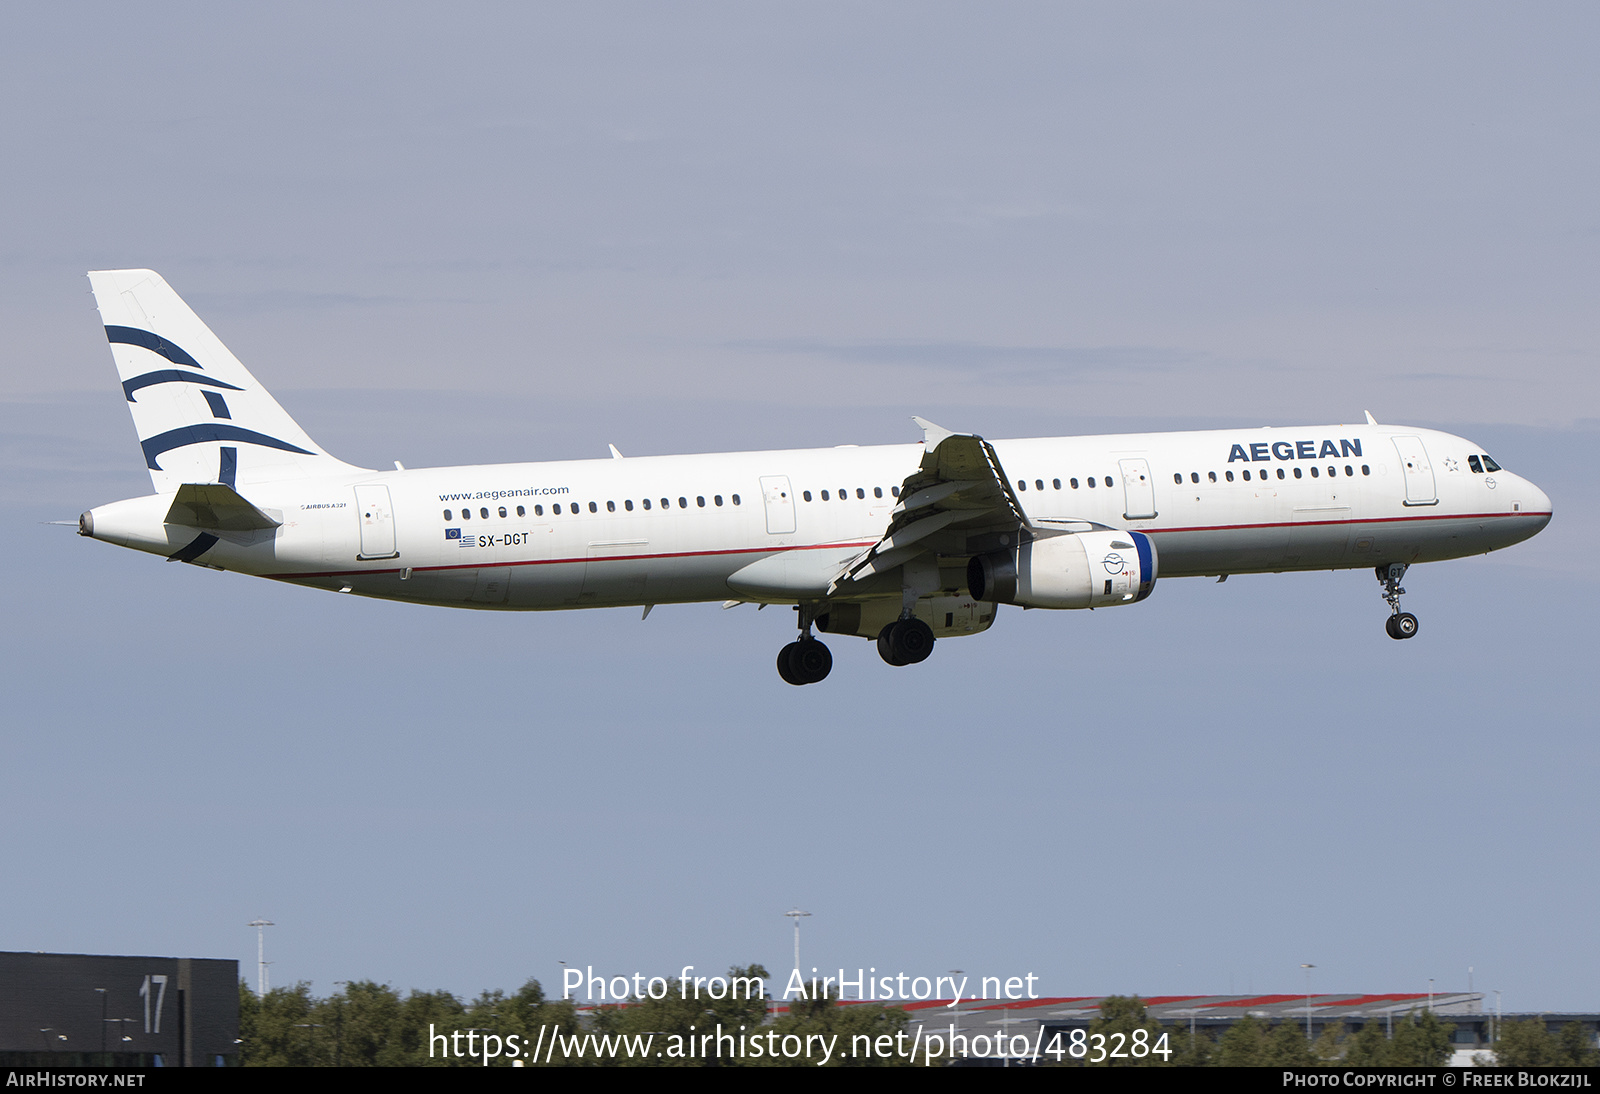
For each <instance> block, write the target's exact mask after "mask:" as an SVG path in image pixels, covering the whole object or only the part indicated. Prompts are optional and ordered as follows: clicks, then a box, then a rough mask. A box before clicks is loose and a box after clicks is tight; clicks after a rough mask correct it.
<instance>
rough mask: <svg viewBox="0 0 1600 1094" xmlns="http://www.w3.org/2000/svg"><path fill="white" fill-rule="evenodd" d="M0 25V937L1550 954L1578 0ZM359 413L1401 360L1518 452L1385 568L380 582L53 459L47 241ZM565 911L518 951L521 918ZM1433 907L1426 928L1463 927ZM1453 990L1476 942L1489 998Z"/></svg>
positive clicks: (412, 439) (1173, 396) (315, 970)
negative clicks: (172, 526) (1534, 518)
mask: <svg viewBox="0 0 1600 1094" xmlns="http://www.w3.org/2000/svg"><path fill="white" fill-rule="evenodd" d="M8 25H9V27H10V31H11V32H10V33H8V34H7V35H6V37H5V40H4V41H0V87H3V91H4V93H3V94H0V138H3V139H4V142H5V147H6V148H7V155H6V161H7V166H6V170H5V171H4V172H0V195H3V198H4V203H3V206H0V207H3V209H4V213H3V214H0V215H3V216H4V223H5V226H6V230H5V232H4V234H3V237H0V322H3V324H4V328H5V329H6V330H7V332H8V344H9V350H8V352H7V353H6V354H5V355H4V358H3V363H0V468H3V472H4V473H3V475H0V517H3V520H4V527H5V528H6V529H7V532H8V534H7V535H6V536H5V537H4V540H3V545H0V552H3V555H0V557H3V560H4V563H5V565H6V570H7V572H8V573H10V574H11V575H12V579H11V580H10V581H9V582H7V583H6V584H5V587H4V588H3V589H0V603H3V605H4V608H3V612H4V618H5V619H6V620H7V621H8V624H9V625H8V626H7V627H5V628H4V631H3V634H0V642H3V643H4V651H5V652H4V657H3V661H4V664H5V665H6V669H5V673H4V677H3V679H4V681H5V688H4V694H5V698H6V711H7V714H6V717H5V722H4V726H5V733H6V747H5V760H4V762H3V763H0V876H4V877H5V878H6V879H7V882H6V884H4V885H3V886H0V949H9V950H45V951H52V952H87V953H132V954H167V955H178V956H195V957H233V958H237V959H238V960H239V961H240V968H241V973H242V974H244V975H247V976H248V977H249V978H250V979H251V981H252V982H254V979H255V971H256V970H255V945H256V937H255V932H254V931H253V930H251V929H249V928H248V927H247V926H246V924H247V923H248V922H249V921H251V920H253V919H256V918H257V917H262V916H264V917H266V918H269V919H271V920H273V921H274V923H275V924H276V925H275V926H274V927H273V928H271V929H270V930H269V932H268V937H267V945H268V958H269V960H271V961H272V962H273V964H272V966H271V978H272V983H273V984H275V985H282V984H291V983H295V982H299V981H309V982H310V983H311V985H312V990H313V991H314V992H316V993H317V994H319V995H320V994H329V993H331V992H333V991H334V990H336V989H335V987H334V985H335V984H336V983H337V982H339V981H347V980H354V979H373V980H377V981H380V982H385V983H390V984H393V985H394V986H395V987H397V988H399V989H400V990H402V991H403V990H407V989H412V988H415V989H421V990H432V989H439V988H443V989H447V990H450V991H453V992H456V993H457V994H462V995H474V994H476V993H477V992H479V991H481V990H484V989H492V988H500V989H504V990H508V991H509V990H515V989H516V988H517V987H519V986H520V985H521V984H522V983H523V982H524V981H525V980H526V979H528V978H530V977H533V978H537V979H539V980H540V981H541V982H542V983H543V984H544V985H545V987H546V989H547V990H549V991H552V992H558V991H559V988H560V985H561V978H562V969H563V967H564V965H565V966H566V967H575V968H588V967H593V969H594V970H595V972H597V973H604V974H606V975H630V976H631V975H632V974H633V973H635V972H640V973H644V974H645V975H654V974H660V975H672V974H676V973H677V972H678V971H679V970H680V969H681V968H682V967H683V966H686V965H692V966H694V967H695V969H696V970H697V972H700V973H704V974H708V975H709V974H712V973H716V972H722V971H725V970H726V969H727V968H728V967H729V966H731V965H736V964H737V965H745V964H749V963H753V962H759V963H762V964H764V965H766V966H767V968H768V969H769V970H771V971H773V972H774V973H778V974H780V979H781V975H782V974H786V973H787V971H788V969H789V967H790V965H791V963H792V945H793V935H792V933H791V928H790V921H789V920H788V919H786V918H785V917H784V914H783V913H784V912H786V911H788V910H790V909H792V908H796V907H798V908H801V909H804V910H806V911H809V912H810V913H811V916H810V917H809V918H807V919H806V920H805V921H804V927H803V935H802V942H801V944H802V955H801V956H802V965H803V966H804V967H805V968H806V969H807V970H809V968H810V967H812V966H816V967H818V968H819V969H822V970H826V971H828V972H835V971H836V970H838V969H840V968H843V969H847V970H855V969H857V968H871V969H875V970H877V971H878V972H879V973H882V972H885V971H890V972H902V971H903V972H907V973H910V974H913V975H930V976H931V975H935V974H941V975H942V974H944V973H946V972H948V970H950V969H956V968H959V969H963V970H965V971H966V972H967V973H968V974H970V975H973V976H974V977H976V976H980V975H1001V976H1024V975H1028V974H1033V975H1036V976H1037V977H1038V984H1039V986H1040V988H1041V990H1042V992H1043V993H1044V994H1049V995H1094V994H1100V993H1107V992H1119V993H1132V992H1137V993H1140V994H1145V995H1150V994H1181V993H1228V992H1232V993H1244V992H1295V991H1300V990H1303V988H1304V983H1305V981H1304V973H1303V971H1302V968H1301V966H1302V964H1303V963H1311V964H1314V965H1315V966H1316V969H1315V971H1314V973H1313V980H1312V982H1311V986H1312V988H1313V989H1314V990H1316V991H1319V992H1320V991H1327V992H1343V991H1350V992H1391V991H1427V990H1428V987H1429V984H1430V983H1434V984H1436V985H1437V987H1438V988H1439V989H1440V990H1451V991H1458V990H1466V989H1467V987H1468V986H1469V977H1470V983H1471V986H1472V987H1473V988H1474V989H1475V990H1479V991H1499V992H1501V993H1502V1000H1503V1004H1504V1006H1505V1007H1506V1009H1507V1010H1530V1011H1532V1010H1546V1011H1561V1010H1569V1011H1570V1010H1591V1011H1592V1010H1597V1009H1600V996H1597V989H1596V985H1597V984H1600V955H1597V952H1596V950H1595V947H1594V946H1593V945H1592V943H1590V942H1589V935H1590V933H1591V931H1592V925H1593V922H1594V919H1595V914H1596V911H1597V910H1600V877H1597V876H1596V873H1595V871H1594V868H1593V866H1594V860H1595V850H1596V845H1595V835H1594V833H1595V832H1596V831H1597V830H1600V829H1597V822H1600V807H1597V804H1596V796H1595V793H1594V787H1595V784H1596V779H1595V776H1596V767H1597V760H1600V755H1597V744H1596V740H1595V733H1594V727H1595V717H1594V713H1593V706H1594V685H1593V662H1594V651H1595V641H1594V636H1593V635H1594V632H1593V626H1592V620H1593V619H1594V618H1595V617H1596V615H1597V614H1600V596H1597V592H1600V590H1597V586H1596V579H1595V573H1594V570H1593V568H1592V566H1591V565H1590V555H1591V550H1590V545H1591V544H1592V543H1593V542H1594V538H1595V536H1596V535H1597V534H1600V528H1597V527H1596V520H1595V503H1596V501H1597V490H1596V486H1595V483H1594V480H1593V477H1592V476H1589V475H1588V474H1587V461H1588V460H1589V459H1590V458H1592V452H1593V450H1594V448H1595V442H1596V440H1597V437H1600V370H1597V369H1596V368H1595V367H1594V366H1595V363H1596V359H1597V351H1600V337H1597V333H1596V329H1595V323H1594V305H1593V302H1594V300H1595V299H1596V295H1597V290H1600V283H1597V282H1600V267H1597V255H1600V213H1597V212H1596V208H1595V203H1594V200H1593V199H1594V194H1595V193H1596V192H1600V178H1597V175H1600V69H1597V68H1596V67H1595V65H1594V64H1593V57H1592V52H1593V51H1592V43H1593V42H1594V41H1595V39H1596V36H1597V33H1600V11H1597V9H1595V8H1594V7H1593V6H1592V5H1586V4H1578V3H1566V4H1564V3H1550V4H1541V5H1538V6H1535V7H1533V8H1517V9H1512V8H1508V7H1505V6H1504V5H1495V4H1474V3H1448V4H1446V3H1437V4H1434V3H1410V4H1392V3H1370V4H1363V3H1351V4H1342V5H1337V6H1333V7H1321V8H1313V7H1306V6H1283V5H1276V4H1255V3H1240V4H1229V3H1216V4H1205V5H1194V4H1140V3H1129V4H1119V5H1101V4H1069V3H1040V4H1027V3H995V4H984V5H956V4H930V3H917V4H902V3H880V4H873V5H861V4H849V3H840V4H829V3H813V4H806V5H778V4H742V3H741V4H721V3H685V4H674V5H670V6H663V5H648V4H607V3H594V4H584V5H529V4H470V3H469V4H460V5H451V6H450V7H449V8H448V9H446V8H441V7H439V6H436V5H423V4H405V3H390V4H383V5H376V4H350V5H339V6H333V7H329V6H327V5H320V4H319V5H313V4H296V3H284V4H275V5H270V6H267V7H265V8H253V9H249V10H245V9H241V8H228V7H216V6H208V5H198V4H179V3H167V2H155V3H150V4H145V5H140V6H138V7H137V8H130V7H111V6H100V5H81V6H60V5H32V6H29V7H27V8H25V9H18V10H17V11H15V12H12V13H11V15H10V18H9V20H8ZM125 267H149V268H152V269H155V270H158V271H159V272H160V273H162V274H163V276H165V277H166V279H167V280H168V281H169V282H170V283H171V284H172V285H173V287H174V288H175V289H176V290H177V291H178V292H179V293H180V294H181V295H183V296H184V298H185V299H186V300H187V301H188V302H189V303H190V305H191V306H193V307H194V308H195V310H196V311H197V312H198V313H199V314H200V315H201V317H202V318H203V319H205V320H206V321H207V322H208V323H209V324H210V325H211V327H212V329H213V330H214V331H216V333H217V334H218V335H219V336H220V337H221V338H222V339H223V341H224V342H226V343H227V344H228V346H229V347H230V348H231V349H232V350H233V351H234V353H235V354H237V355H238V356H239V357H240V359H241V360H243V361H244V362H245V363H246V364H247V366H249V367H250V368H251V369H252V371H253V372H254V373H255V375H256V376H257V378H258V379H260V380H261V381H262V382H263V383H264V384H265V385H266V386H267V387H268V388H269V389H271V390H272V391H273V393H274V394H275V395H276V396H277V397H278V399H279V401H280V402H281V403H283V405H284V406H285V407H286V409H288V410H289V412H290V413H291V414H293V415H294V416H295V417H296V419H297V420H298V421H299V422H300V423H301V424H302V425H303V426H304V427H305V428H306V429H307V431H308V432H309V433H310V434H311V435H312V436H313V437H315V438H316V439H317V441H318V442H319V443H320V444H321V445H322V446H323V447H324V448H326V449H327V450H328V451H330V452H332V453H334V454H335V455H337V456H339V457H340V458H342V459H345V460H348V461H351V462H354V463H358V464H362V465H364V466H369V467H387V466H389V465H390V463H391V461H393V460H397V459H398V460H402V461H403V462H404V463H405V464H406V465H407V466H408V467H418V466H429V465H441V464H467V463H484V462H501V461H531V460H546V459H571V458H586V457H595V458H603V457H605V456H606V455H607V450H606V445H607V444H608V443H609V444H616V445H617V446H618V447H619V448H620V449H621V450H622V451H623V452H625V453H627V454H629V455H645V454H655V453H673V452H694V451H722V450H730V451H731V450H748V449H761V448H783V447H810V446H819V447H820V446H828V445H836V444H845V443H861V444H872V443H891V442H904V441H915V440H917V439H919V437H920V433H919V431H918V430H917V429H916V427H915V426H914V425H913V424H912V423H911V422H910V420H909V419H910V415H912V414H919V415H922V416H924V417H927V418H930V419H932V420H934V421H936V422H938V423H940V424H941V425H944V426H946V427H948V428H951V429H956V430H962V431H972V432H977V433H980V434H982V435H984V436H986V437H991V438H1004V437H1012V436H1041V435H1044V436H1050V435H1065V434H1073V433H1109V432H1119V431H1129V430H1146V429H1171V430H1179V429H1198V428H1222V427H1241V428H1242V427H1247V426H1258V425H1263V424H1277V425H1295V424H1316V423H1328V422H1351V421H1360V420H1362V419H1361V414H1362V411H1364V410H1370V411H1372V413H1373V414H1374V415H1375V416H1376V417H1377V419H1378V420H1379V421H1382V422H1404V423H1407V424H1414V425H1418V426H1425V427H1430V428H1439V429H1445V430H1448V431H1450V432H1453V433H1458V434H1461V435H1464V436H1467V437H1470V438H1472V439H1474V440H1475V441H1477V442H1478V443H1479V444H1480V445H1481V446H1482V447H1483V448H1484V450H1486V451H1488V452H1490V453H1491V454H1492V455H1494V457H1495V458H1496V459H1497V460H1498V461H1499V462H1500V463H1502V464H1504V465H1505V466H1506V467H1507V468H1508V469H1510V470H1513V471H1515V472H1517V473H1519V474H1522V475H1525V476H1526V477H1528V478H1530V479H1532V480H1533V481H1534V482H1536V483H1538V484H1539V485H1540V486H1541V487H1542V488H1543V489H1544V490H1545V491H1546V492H1547V493H1549V494H1550V496H1551V497H1552V499H1553V502H1554V508H1555V517H1554V520H1553V522H1552V524H1551V525H1550V527H1549V528H1548V529H1547V530H1546V531H1545V532H1543V533H1542V534H1541V535H1539V536H1538V537H1537V538H1536V539H1534V540H1532V541H1530V542H1528V543H1525V544H1523V545H1520V546H1517V547H1514V548H1511V549H1509V550H1507V551H1504V552H1501V553H1498V554H1495V555H1492V556H1487V557H1481V558H1476V559H1469V560H1461V561H1455V562H1447V563H1439V564H1431V565H1427V566H1422V567H1417V568H1414V569H1413V570H1412V571H1411V573H1410V574H1408V575H1407V578H1406V582H1405V584H1406V587H1407V589H1408V590H1409V593H1408V596H1407V598H1406V601H1405V606H1406V608H1407V610H1409V611H1412V612H1415V613H1416V614H1417V615H1418V617H1419V619H1420V621H1421V632H1420V634H1419V636H1418V637H1417V638H1416V639H1415V640H1414V641H1410V642H1406V643H1396V642H1392V641H1390V640H1389V639H1388V638H1387V637H1385V636H1384V634H1383V628H1382V623H1383V619H1384V615H1385V609H1384V606H1383V603H1382V601H1381V599H1380V596H1379V588H1378V585H1377V583H1376V582H1375V581H1374V580H1373V578H1372V575H1371V574H1370V573H1367V572H1363V571H1346V572H1337V573H1317V574H1298V575H1297V574H1282V575H1262V576H1241V577H1235V578H1234V579H1232V580H1230V581H1228V582H1227V583H1226V584H1225V585H1217V584H1215V583H1211V582H1207V581H1204V580H1200V579H1189V580H1182V581H1178V580H1170V581H1163V582H1161V583H1159V585H1158V586H1157V589H1156V591H1155V593H1154V595H1153V596H1152V597H1151V599H1150V600H1148V601H1146V602H1143V603H1141V604H1139V605H1138V606H1136V607H1133V608H1130V609H1128V610H1124V611H1104V612H1095V613H1093V615H1090V614H1089V613H1053V612H1028V613H1023V612H1021V611H1017V610H1014V609H1010V610H1003V611H1002V612H1001V615H1000V618H999V619H998V621H997V622H996V625H995V626H994V627H993V629H992V630H990V631H989V632H988V633H986V634H984V635H981V636H978V637H973V638H967V639H962V640H959V641H956V640H950V641H941V642H940V644H939V646H938V649H937V650H936V652H935V654H934V656H933V658H932V659H931V660H930V661H929V662H927V663H926V664H925V665H923V666H920V667H914V668H907V669H891V668H889V667H888V666H886V665H884V664H883V663H882V662H881V661H880V660H879V659H878V657H877V656H876V653H875V651H874V650H873V649H872V648H871V646H870V645H869V644H868V643H865V642H854V641H851V640H848V639H843V638H841V639H837V640H835V641H834V642H833V648H834V653H835V668H834V672H833V675H832V676H831V677H830V678H829V679H828V681H827V682H826V683H825V684H823V685H820V686H813V687H806V688H792V687H789V686H787V685H785V684H783V683H782V682H781V681H780V680H779V679H778V677H777V674H776V672H775V671H774V669H773V660H774V657H775V655H776V652H777V649H778V647H779V646H780V645H781V644H782V643H783V642H786V641H788V640H789V638H790V637H791V633H790V632H791V630H792V625H791V620H790V616H789V615H788V613H787V612H785V611H783V610H781V609H774V610H768V611H763V612H756V611H755V610H754V609H752V608H750V607H743V608H739V609H735V610H731V611H721V610H719V608H718V607H717V606H716V605H689V606H676V607H662V608H658V609H656V610H655V611H654V612H653V613H652V614H651V615H650V617H649V619H648V620H645V621H643V622H641V621H640V619H639V613H638V611H637V610H634V609H619V610H604V611H588V612H571V613H540V614H520V613H488V612H467V611H451V610H446V609H436V608H425V607H414V606H407V605H402V604H390V603H384V602H379V601H371V600H363V599H357V598H342V597H337V596H329V595H326V594H322V593H317V592H314V591H310V590H304V589H297V588H288V587H279V586H277V585H275V584H273V583H269V582H263V581H256V580H252V579H249V578H246V577H242V576H239V575H232V574H223V573H217V572H213V571H209V570H202V569H198V568H195V567H186V566H169V565H165V564H163V563H161V562H160V561H159V560H157V559H154V558H152V557H150V556H146V555H140V554H135V553H133V552H128V551H120V550H117V549H115V548H113V547H111V546H109V545H107V544H102V543H96V542H91V541H87V540H81V539H79V538H78V537H76V536H75V535H74V534H73V532H72V529H70V528H63V527H58V526H52V525H49V524H47V523H45V522H48V521H59V520H67V521H72V520H75V518H76V516H77V514H78V513H79V512H81V511H82V510H84V509H87V508H90V507H92V506H95V505H100V504H104V503H106V502H109V501H114V500H117V499H120V498H124V497H132V496H137V495H141V494H144V493H147V492H148V491H149V489H150V483H149V480H148V477H147V475H146V474H145V471H144V468H143V466H142V463H141V461H140V459H139V453H138V448H137V444H136V438H135V435H134V433H133V430H132V425H131V422H130V420H129V418H128V415H127V414H126V411H125V406H126V404H125V402H124V400H123V399H122V397H121V394H120V392H119V390H118V388H117V383H116V376H115V371H114V366H113V363H112V360H111V357H110V354H109V353H108V352H107V349H106V344H105V341H104V335H103V333H102V330H101V327H100V323H99V321H98V317H97V316H96V314H95V312H94V311H93V301H92V298H91V297H90V296H89V295H88V283H87V280H86V279H85V278H84V273H85V271H87V270H90V269H116V268H125ZM563 963H564V965H563ZM1469 970H1470V972H1469ZM1492 1001H1493V997H1492V996H1491V1005H1492Z"/></svg>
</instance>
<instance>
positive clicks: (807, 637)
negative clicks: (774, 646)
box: [778, 604, 833, 686]
mask: <svg viewBox="0 0 1600 1094" xmlns="http://www.w3.org/2000/svg"><path fill="white" fill-rule="evenodd" d="M795 610H796V611H798V612H799V613H800V637H799V638H798V639H797V640H796V641H793V642H790V643H789V644H788V645H787V646H785V647H783V649H781V650H779V651H778V675H779V676H781V677H783V682H784V683H786V684H795V685H797V686H798V685H800V684H815V683H818V682H819V681H822V680H825V679H827V676H828V673H830V672H832V671H833V654H832V653H831V652H830V651H829V649H828V647H827V646H825V645H823V644H822V643H821V642H818V641H817V640H816V639H815V638H812V637H811V621H812V620H813V619H814V618H815V617H816V611H815V609H814V608H812V607H811V606H810V605H807V604H801V605H799V606H798V607H797V608H796V609H795Z"/></svg>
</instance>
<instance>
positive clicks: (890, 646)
mask: <svg viewBox="0 0 1600 1094" xmlns="http://www.w3.org/2000/svg"><path fill="white" fill-rule="evenodd" d="M899 625H900V624H898V623H890V624H889V625H888V626H886V627H884V628H883V630H881V631H879V632H878V656H879V657H881V658H883V659H884V661H885V662H887V663H888V664H891V665H903V664H905V662H904V661H897V660H895V652H894V630H895V628H896V627H898V626H899Z"/></svg>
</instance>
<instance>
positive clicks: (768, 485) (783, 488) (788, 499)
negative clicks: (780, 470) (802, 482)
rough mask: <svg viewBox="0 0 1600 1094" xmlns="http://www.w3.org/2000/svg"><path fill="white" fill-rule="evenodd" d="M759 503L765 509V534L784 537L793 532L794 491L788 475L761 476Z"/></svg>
mask: <svg viewBox="0 0 1600 1094" xmlns="http://www.w3.org/2000/svg"><path fill="white" fill-rule="evenodd" d="M761 501H762V503H763V504H764V505H765V506H766V507H767V534H768V535H774V536H784V535H788V534H789V533H791V532H793V531H794V491H792V490H790V489H789V476H788V475H762V476H761Z"/></svg>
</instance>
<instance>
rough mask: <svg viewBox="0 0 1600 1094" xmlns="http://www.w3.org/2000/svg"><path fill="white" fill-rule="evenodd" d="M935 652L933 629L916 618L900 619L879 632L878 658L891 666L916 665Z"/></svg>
mask: <svg viewBox="0 0 1600 1094" xmlns="http://www.w3.org/2000/svg"><path fill="white" fill-rule="evenodd" d="M932 652H933V628H932V627H930V626H928V625H927V624H926V623H924V622H923V621H922V620H920V619H917V618H915V617H912V618H909V619H898V620H896V621H895V622H893V623H890V624H889V625H888V626H887V627H885V628H883V630H881V631H879V632H878V656H879V657H881V658H883V659H884V660H885V661H887V662H888V663H889V664H891V665H915V664H917V663H918V662H920V661H926V660H927V659H928V654H930V653H932Z"/></svg>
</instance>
